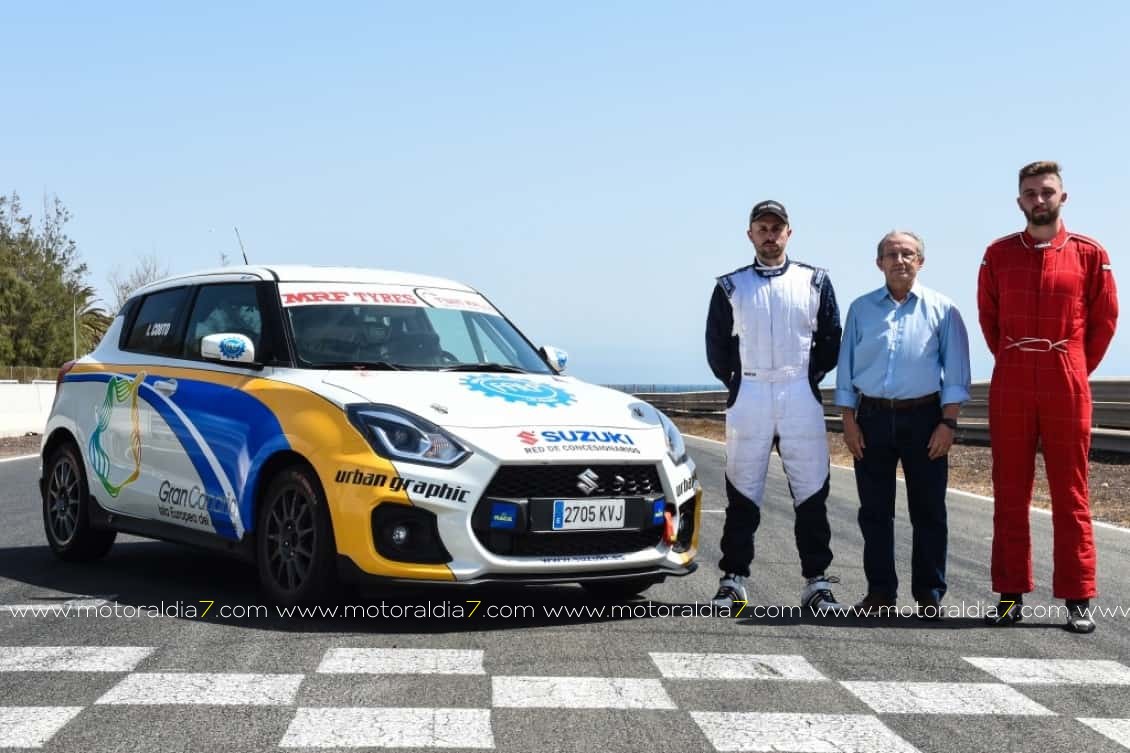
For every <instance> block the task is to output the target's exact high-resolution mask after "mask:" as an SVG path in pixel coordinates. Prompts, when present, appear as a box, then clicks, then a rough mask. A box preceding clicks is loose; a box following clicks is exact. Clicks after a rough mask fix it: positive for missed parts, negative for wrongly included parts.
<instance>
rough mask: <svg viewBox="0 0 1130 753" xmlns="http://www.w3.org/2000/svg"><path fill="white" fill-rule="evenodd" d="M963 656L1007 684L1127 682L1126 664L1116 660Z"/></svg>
mask: <svg viewBox="0 0 1130 753" xmlns="http://www.w3.org/2000/svg"><path fill="white" fill-rule="evenodd" d="M963 658H964V659H965V661H967V662H969V663H970V664H972V665H973V666H975V667H977V668H978V669H982V670H984V671H986V672H988V673H989V674H991V675H992V676H993V677H996V678H997V679H998V680H1000V681H1001V682H1007V683H1009V684H1010V685H1130V667H1127V666H1126V665H1124V664H1119V663H1118V662H1116V661H1101V660H1097V659H1001V658H994V657H983V656H966V657H963Z"/></svg>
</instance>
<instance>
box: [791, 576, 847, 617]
mask: <svg viewBox="0 0 1130 753" xmlns="http://www.w3.org/2000/svg"><path fill="white" fill-rule="evenodd" d="M839 582H840V579H839V578H837V577H835V576H831V577H829V576H826V575H824V574H823V573H821V574H820V575H817V576H815V577H813V578H809V579H808V580H806V581H805V583H804V589H803V590H802V591H801V592H800V605H801V606H802V607H805V608H807V609H811V610H812V611H813V613H815V614H847V613H848V612H849V611H850V610H851V606H850V605H849V604H841V603H839V602H838V601H836V597H835V596H833V595H832V585H831V584H833V583H839Z"/></svg>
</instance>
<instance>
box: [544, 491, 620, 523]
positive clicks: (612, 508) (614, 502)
mask: <svg viewBox="0 0 1130 753" xmlns="http://www.w3.org/2000/svg"><path fill="white" fill-rule="evenodd" d="M623 527H624V500H622V499H555V500H553V530H555V531H577V530H594V529H601V528H623Z"/></svg>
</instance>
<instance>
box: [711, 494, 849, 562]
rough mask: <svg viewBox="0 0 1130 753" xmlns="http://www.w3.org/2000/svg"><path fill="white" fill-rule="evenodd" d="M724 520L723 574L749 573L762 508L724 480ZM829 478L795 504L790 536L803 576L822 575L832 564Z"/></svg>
mask: <svg viewBox="0 0 1130 753" xmlns="http://www.w3.org/2000/svg"><path fill="white" fill-rule="evenodd" d="M726 498H727V499H728V500H729V504H728V505H727V506H726V523H725V524H724V525H723V526H722V547H721V548H722V560H721V561H720V562H719V563H718V567H719V568H721V569H722V572H724V573H733V574H734V575H744V576H748V575H749V564H750V563H751V562H753V536H754V534H755V533H756V532H757V527H758V526H759V525H761V510H760V509H758V507H757V505H755V504H754V503H753V500H751V499H750V498H749V497H747V496H745V495H744V494H742V493H741V492H739V491H738V490H737V489H735V488H734V486H733V484H731V483H730V479H726ZM827 502H828V479H824V486H823V488H821V489H820V491H818V492H816V493H815V494H813V495H812V496H811V497H809V498H808V499H806V500H804V501H803V502H801V503H800V504H798V505H796V506H795V508H794V510H795V513H796V521H795V522H794V523H793V535H794V536H795V537H796V549H797V552H798V553H799V554H800V570H801V574H802V575H804V577H805V578H812V577H815V576H817V575H822V574H823V573H824V571H825V570H826V569H827V568H828V565H830V564H832V548H831V543H832V529H831V527H830V526H829V525H828V507H827Z"/></svg>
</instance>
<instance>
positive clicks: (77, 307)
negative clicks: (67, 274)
mask: <svg viewBox="0 0 1130 753" xmlns="http://www.w3.org/2000/svg"><path fill="white" fill-rule="evenodd" d="M71 294H72V296H73V298H74V317H75V321H74V330H75V331H74V341H75V343H74V345H75V354H76V355H83V354H86V353H89V352H90V351H92V350H94V347H95V346H96V345H98V343H99V341H100V340H101V339H102V335H104V334H106V330H107V329H109V328H110V325H111V324H112V323H113V321H114V317H113V316H111V315H110V314H108V313H106V309H105V308H104V307H103V306H102V300H101V299H100V298H98V294H97V293H96V292H95V290H94V288H92V287H91V286H89V285H77V286H75V287H73V288H72V289H71Z"/></svg>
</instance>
